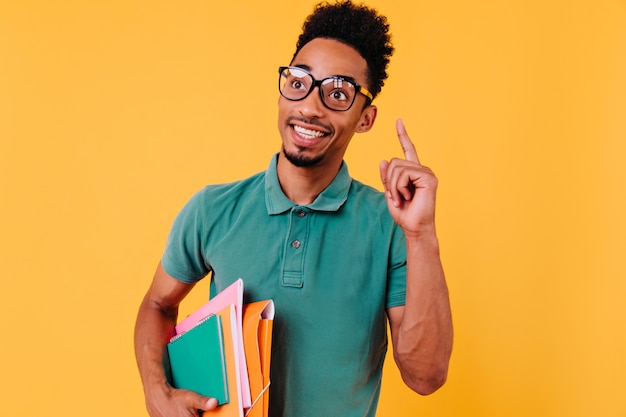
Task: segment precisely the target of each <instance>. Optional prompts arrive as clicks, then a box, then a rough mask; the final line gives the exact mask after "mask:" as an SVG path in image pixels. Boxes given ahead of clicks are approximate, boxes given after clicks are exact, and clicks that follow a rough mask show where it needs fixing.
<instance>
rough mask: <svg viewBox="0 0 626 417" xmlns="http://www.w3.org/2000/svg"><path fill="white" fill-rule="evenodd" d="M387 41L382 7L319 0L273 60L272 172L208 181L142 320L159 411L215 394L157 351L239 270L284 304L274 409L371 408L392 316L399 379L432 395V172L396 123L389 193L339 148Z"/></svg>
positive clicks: (440, 290)
mask: <svg viewBox="0 0 626 417" xmlns="http://www.w3.org/2000/svg"><path fill="white" fill-rule="evenodd" d="M392 51H393V48H392V47H391V44H390V37H389V34H388V25H387V23H386V19H385V18H384V17H382V16H380V15H378V14H377V13H376V12H375V11H374V10H372V9H369V8H367V7H365V6H357V5H354V4H352V3H350V2H349V1H346V2H339V3H336V4H324V5H318V6H317V8H316V10H315V11H314V13H313V14H312V15H311V16H309V18H308V19H307V21H306V22H305V25H304V27H303V33H302V35H301V36H300V38H299V40H298V43H297V45H296V52H295V54H294V56H293V59H292V62H291V64H290V65H289V66H287V67H281V68H280V69H279V80H280V81H279V89H280V96H279V100H278V108H279V112H278V129H279V132H280V136H281V138H282V146H281V149H280V152H279V153H278V154H276V155H275V156H274V157H273V158H272V160H271V162H270V166H269V168H268V169H267V171H265V172H262V173H259V174H257V175H255V176H253V177H250V178H248V179H245V180H242V181H239V182H236V183H233V184H226V185H214V186H208V187H206V188H205V189H203V190H201V191H200V192H198V193H197V194H196V195H195V196H194V197H193V198H192V199H191V200H190V201H189V202H188V203H187V205H186V206H185V207H184V208H183V209H182V211H181V212H180V214H179V215H178V217H177V218H176V221H175V222H174V225H173V227H172V230H171V232H170V236H169V238H168V242H167V246H166V249H165V253H164V255H163V258H162V260H161V263H160V264H159V266H158V268H157V271H156V274H155V276H154V280H153V282H152V285H151V287H150V289H149V290H148V292H147V294H146V296H145V298H144V300H143V303H142V304H141V307H140V310H139V314H138V317H137V325H136V334H135V346H136V356H137V362H138V366H139V370H140V374H141V377H142V380H143V384H144V389H145V394H146V403H147V408H148V410H149V413H150V415H151V416H152V417H166V416H167V417H173V416H193V415H197V410H198V409H200V410H207V413H205V415H207V416H208V415H210V410H212V409H214V408H215V406H216V403H215V400H213V399H209V398H205V397H201V396H199V395H197V394H195V393H192V392H189V391H184V390H177V389H173V388H172V387H171V386H169V385H168V384H167V382H166V379H165V374H164V370H163V365H162V360H163V353H164V346H165V344H166V343H167V340H168V337H169V336H170V335H171V334H172V332H173V330H172V329H173V327H174V325H175V322H176V319H177V309H178V305H179V303H180V302H181V300H182V299H183V298H184V297H185V296H186V295H187V294H188V293H189V291H191V289H192V287H193V285H194V283H195V282H197V281H198V280H200V279H202V278H203V277H205V276H206V275H208V274H209V273H211V274H212V276H211V279H212V287H213V289H215V290H217V291H220V290H222V289H223V288H225V287H226V286H228V285H229V284H230V283H232V282H233V281H234V280H236V279H237V278H239V277H242V278H243V280H244V283H245V284H244V287H245V292H246V293H245V301H246V302H250V301H255V300H259V299H273V300H274V302H275V306H276V319H275V323H274V338H273V356H272V369H271V381H272V386H271V390H270V396H271V399H270V411H269V413H270V415H271V416H272V417H306V416H320V417H330V416H342V417H351V416H354V417H366V416H369V417H371V416H374V415H375V411H376V405H377V402H378V396H379V393H380V383H381V377H382V365H383V360H384V357H385V352H386V349H387V333H386V323H387V320H388V321H389V324H390V327H391V334H392V341H393V353H394V358H395V361H396V363H397V365H398V367H399V369H400V371H401V374H402V377H403V379H404V381H405V382H406V384H407V385H408V386H409V387H411V388H412V389H413V390H415V391H416V392H418V393H420V394H424V395H426V394H430V393H432V392H433V391H435V390H436V389H438V388H439V387H440V386H441V385H442V384H443V383H444V382H445V379H446V375H447V368H448V361H449V358H450V353H451V346H452V324H451V315H450V307H449V302H448V292H447V287H446V283H445V278H444V274H443V269H442V266H441V262H440V258H439V249H438V240H437V237H436V234H435V220H434V216H435V193H436V187H437V179H436V178H435V176H434V175H433V173H432V172H431V170H430V169H428V168H426V167H424V166H422V165H421V164H420V162H419V159H418V157H417V153H416V151H415V148H414V146H413V144H412V143H411V140H410V139H409V137H408V135H407V133H406V130H405V129H404V126H403V124H402V123H401V122H398V125H397V135H398V138H399V141H400V144H401V146H402V148H403V150H404V154H405V158H406V159H393V160H391V161H383V162H381V164H380V175H381V179H382V183H383V185H384V189H385V192H384V193H380V192H378V191H376V190H374V189H373V188H371V187H368V186H365V185H363V184H361V183H360V182H358V181H356V180H353V179H351V178H350V176H349V174H348V169H347V166H346V164H345V163H344V162H343V157H344V154H345V151H346V149H347V146H348V144H349V143H350V140H351V138H352V136H353V135H354V133H355V132H358V133H361V132H367V131H369V130H370V129H371V128H372V125H373V124H374V121H375V119H376V111H377V110H376V107H375V106H373V105H372V100H373V99H374V97H375V96H376V95H377V94H378V93H379V92H380V89H381V87H382V85H383V82H384V80H385V78H386V77H387V74H386V67H387V64H388V61H389V57H390V55H391V53H392Z"/></svg>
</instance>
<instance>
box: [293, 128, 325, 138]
mask: <svg viewBox="0 0 626 417" xmlns="http://www.w3.org/2000/svg"><path fill="white" fill-rule="evenodd" d="M292 127H293V130H295V131H296V133H297V134H298V135H300V136H301V137H303V138H305V139H317V138H322V137H324V136H327V135H328V133H325V132H322V131H320V130H313V129H307V128H304V127H302V126H298V125H293V126H292Z"/></svg>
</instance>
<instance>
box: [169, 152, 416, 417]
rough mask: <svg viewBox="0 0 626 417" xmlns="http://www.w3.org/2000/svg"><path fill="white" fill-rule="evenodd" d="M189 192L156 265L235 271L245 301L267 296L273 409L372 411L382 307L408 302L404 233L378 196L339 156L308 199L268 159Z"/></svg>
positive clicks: (224, 277)
mask: <svg viewBox="0 0 626 417" xmlns="http://www.w3.org/2000/svg"><path fill="white" fill-rule="evenodd" d="M277 158H278V156H275V157H274V158H273V159H272V162H271V164H270V166H269V168H268V169H267V170H266V171H265V172H262V173H259V174H256V175H254V176H252V177H250V178H248V179H245V180H242V181H238V182H235V183H231V184H224V185H211V186H208V187H206V188H204V189H203V190H201V191H199V192H198V193H197V194H196V195H194V196H193V197H192V198H191V200H190V201H189V202H188V203H187V204H186V205H185V207H184V208H183V209H182V210H181V212H180V213H179V215H178V216H177V218H176V220H175V221H174V224H173V227H172V230H171V232H170V235H169V238H168V242H167V246H166V250H165V253H164V255H163V259H162V262H163V266H164V268H165V270H166V271H167V272H168V273H169V274H170V275H172V276H173V277H175V278H177V279H179V280H181V281H184V282H188V283H191V282H196V281H198V280H200V279H202V278H203V277H205V276H207V275H208V274H209V273H212V275H211V276H212V282H211V291H212V293H213V294H215V292H214V291H221V290H222V289H224V288H225V287H227V286H228V285H230V284H231V283H232V282H234V281H235V280H236V279H237V278H239V277H241V278H243V281H244V301H245V302H251V301H257V300H262V299H272V300H274V303H275V307H276V318H275V321H274V335H273V346H272V349H273V350H272V367H271V388H270V412H269V413H270V416H271V417H333V416H338V417H339V416H340V417H366V416H367V417H373V416H374V415H375V411H376V406H377V403H378V397H379V393H380V383H381V377H382V365H383V361H384V358H385V353H386V350H387V328H386V315H385V310H386V308H389V307H394V306H399V305H404V301H405V279H406V278H405V276H406V253H405V242H404V235H403V233H402V230H401V229H400V228H399V227H398V226H397V225H396V224H395V223H394V222H393V220H392V219H391V217H390V215H389V212H388V210H387V205H386V202H385V198H384V195H383V194H382V193H381V192H379V191H377V190H375V189H374V188H372V187H369V186H366V185H364V184H362V183H360V182H358V181H356V180H353V179H352V178H350V175H349V173H348V168H347V166H346V164H345V163H344V164H343V165H342V167H341V169H340V171H339V173H338V174H337V176H336V177H335V179H334V180H333V182H332V183H331V184H330V185H329V186H328V187H327V188H326V189H325V190H324V191H323V192H322V193H321V194H320V195H319V196H318V198H317V199H316V200H315V201H314V202H313V203H311V204H309V205H306V206H299V205H296V204H294V203H293V202H292V201H290V200H289V199H288V198H287V197H286V196H285V195H284V193H283V192H282V190H281V188H280V185H279V182H278V176H277V173H276V161H277Z"/></svg>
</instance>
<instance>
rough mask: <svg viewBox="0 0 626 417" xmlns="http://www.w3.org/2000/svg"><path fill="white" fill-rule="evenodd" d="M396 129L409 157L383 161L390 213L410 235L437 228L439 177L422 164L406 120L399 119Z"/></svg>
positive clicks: (382, 169) (403, 148)
mask: <svg viewBox="0 0 626 417" xmlns="http://www.w3.org/2000/svg"><path fill="white" fill-rule="evenodd" d="M396 131H397V133H398V139H399V140H400V145H401V146H402V150H403V151H404V157H405V158H406V159H399V158H394V159H392V160H391V161H381V163H380V178H381V180H382V182H383V186H384V188H385V195H386V196H387V207H388V208H389V213H391V217H392V218H393V219H394V221H395V222H396V223H397V224H398V225H399V226H400V227H401V228H402V230H404V233H405V235H406V236H407V237H408V236H410V235H420V234H422V233H424V232H434V228H435V197H436V193H437V177H435V175H434V174H433V172H432V171H431V170H430V168H427V167H425V166H423V165H421V164H420V161H419V158H418V156H417V152H416V150H415V146H414V145H413V142H411V139H410V138H409V135H408V134H407V132H406V129H405V127H404V123H402V120H398V121H397V122H396Z"/></svg>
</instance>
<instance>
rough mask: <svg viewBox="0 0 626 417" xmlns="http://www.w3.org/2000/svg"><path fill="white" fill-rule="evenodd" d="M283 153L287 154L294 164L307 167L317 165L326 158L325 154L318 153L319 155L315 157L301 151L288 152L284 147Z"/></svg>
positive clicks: (287, 157) (286, 156)
mask: <svg viewBox="0 0 626 417" xmlns="http://www.w3.org/2000/svg"><path fill="white" fill-rule="evenodd" d="M283 155H285V158H286V159H287V160H288V161H289V162H291V164H292V165H295V166H297V167H298V168H307V167H312V166H315V165H317V164H319V163H320V162H321V161H322V159H324V156H323V155H318V156H313V157H306V156H304V155H303V154H301V153H295V152H294V153H291V152H287V150H285V148H283Z"/></svg>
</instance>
